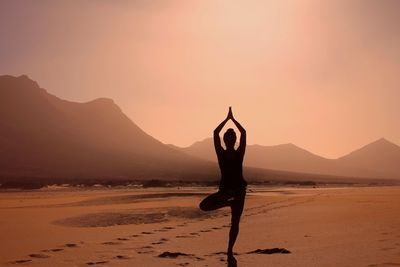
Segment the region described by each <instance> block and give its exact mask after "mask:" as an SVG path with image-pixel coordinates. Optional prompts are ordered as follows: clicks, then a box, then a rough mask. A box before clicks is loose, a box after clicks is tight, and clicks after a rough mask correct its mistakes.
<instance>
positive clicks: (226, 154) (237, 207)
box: [200, 107, 247, 266]
mask: <svg viewBox="0 0 400 267" xmlns="http://www.w3.org/2000/svg"><path fill="white" fill-rule="evenodd" d="M228 120H232V121H233V123H234V124H235V125H236V127H237V128H238V129H239V131H240V143H239V147H238V148H237V150H235V143H236V133H235V131H234V130H233V129H232V128H229V129H228V130H227V131H226V132H225V134H224V142H225V146H226V150H225V149H223V148H222V146H221V140H220V137H219V133H220V132H221V130H222V128H223V127H224V126H225V124H226V122H227V121H228ZM214 146H215V152H216V153H217V157H218V164H219V168H220V169H221V181H220V184H219V190H218V192H217V193H214V194H212V195H210V196H208V197H206V198H205V199H204V200H203V201H202V202H201V203H200V209H202V210H204V211H209V210H216V209H219V208H222V207H228V206H229V207H231V215H232V217H231V229H230V231H229V243H228V251H227V255H228V266H236V259H235V258H234V256H233V246H234V244H235V241H236V238H237V236H238V233H239V222H240V216H241V215H242V212H243V207H244V200H245V196H246V186H247V183H246V181H245V180H244V178H243V171H242V165H243V158H244V152H245V150H246V130H245V129H244V128H243V127H242V126H241V125H240V124H239V122H237V121H236V120H235V118H234V117H233V114H232V109H231V108H230V107H229V112H228V116H227V117H226V119H225V120H224V121H222V122H221V124H220V125H218V127H217V128H216V129H215V130H214Z"/></svg>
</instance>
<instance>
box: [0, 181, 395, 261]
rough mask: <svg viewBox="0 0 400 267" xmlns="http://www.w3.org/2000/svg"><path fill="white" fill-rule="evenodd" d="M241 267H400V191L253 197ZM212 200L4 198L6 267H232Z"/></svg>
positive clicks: (167, 193)
mask: <svg viewBox="0 0 400 267" xmlns="http://www.w3.org/2000/svg"><path fill="white" fill-rule="evenodd" d="M251 189H252V190H251V192H248V195H247V199H246V204H245V211H244V213H243V217H242V223H241V229H240V234H239V238H238V241H237V245H236V252H237V256H236V258H237V260H238V266H242V267H243V266H245V267H248V266H366V267H375V266H400V187H343V188H290V187H288V188H251ZM211 192H213V191H212V190H207V189H206V190H205V189H196V188H185V189H180V190H178V189H134V190H127V189H97V190H73V189H63V190H40V191H31V192H3V193H0V237H1V244H2V245H1V247H0V265H1V266H226V261H225V255H224V251H225V249H226V245H227V238H228V231H229V222H230V217H229V209H227V208H226V209H221V210H219V211H216V212H211V213H206V212H202V211H200V210H199V209H198V208H197V206H198V203H199V202H200V200H201V199H202V198H203V197H204V196H206V194H208V193H211Z"/></svg>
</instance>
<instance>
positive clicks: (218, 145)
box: [214, 108, 232, 154]
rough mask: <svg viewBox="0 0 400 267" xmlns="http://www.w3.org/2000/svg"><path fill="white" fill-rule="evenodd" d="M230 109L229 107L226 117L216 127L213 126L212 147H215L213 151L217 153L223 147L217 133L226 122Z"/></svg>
mask: <svg viewBox="0 0 400 267" xmlns="http://www.w3.org/2000/svg"><path fill="white" fill-rule="evenodd" d="M231 113H232V111H231V109H230V108H229V113H228V116H227V117H226V119H225V120H223V121H222V122H221V123H220V124H219V125H218V126H217V128H215V130H214V147H215V152H217V154H219V153H220V152H221V151H222V150H223V148H222V146H221V139H220V137H219V133H220V132H221V130H222V128H224V126H225V124H226V122H227V121H228V120H229V119H230V117H231V116H230V115H231Z"/></svg>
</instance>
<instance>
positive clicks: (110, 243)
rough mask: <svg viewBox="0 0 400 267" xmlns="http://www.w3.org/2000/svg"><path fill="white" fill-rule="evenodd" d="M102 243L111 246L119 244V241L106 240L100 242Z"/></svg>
mask: <svg viewBox="0 0 400 267" xmlns="http://www.w3.org/2000/svg"><path fill="white" fill-rule="evenodd" d="M101 244H102V245H110V246H113V245H120V244H121V243H120V242H113V241H107V242H103V243H101Z"/></svg>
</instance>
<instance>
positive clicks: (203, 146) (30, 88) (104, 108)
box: [0, 75, 400, 180]
mask: <svg viewBox="0 0 400 267" xmlns="http://www.w3.org/2000/svg"><path fill="white" fill-rule="evenodd" d="M0 148H1V149H0V178H1V177H30V178H31V177H37V178H43V177H45V178H46V177H47V178H52V179H58V178H93V177H104V178H112V179H127V178H129V179H170V180H179V179H183V180H204V179H206V180H217V179H218V177H219V170H218V168H217V165H216V163H215V155H214V148H213V144H212V142H211V139H206V140H204V141H202V142H198V143H195V144H194V145H193V146H191V147H189V148H178V147H175V146H170V145H165V144H163V143H161V142H160V141H158V140H156V139H155V138H153V137H151V136H150V135H148V134H146V133H145V132H144V131H143V130H141V129H140V128H139V127H138V126H137V125H136V124H135V123H134V122H132V121H131V120H130V119H129V118H128V117H127V116H126V115H125V114H124V113H123V112H122V111H121V110H120V108H119V107H118V106H117V105H116V104H115V103H114V102H113V101H112V100H110V99H106V98H99V99H96V100H93V101H90V102H87V103H76V102H70V101H65V100H62V99H59V98H57V97H56V96H53V95H51V94H49V93H48V92H47V91H46V90H44V89H42V88H40V87H39V85H38V84H37V83H36V82H35V81H33V80H31V79H29V78H28V77H27V76H25V75H22V76H19V77H13V76H9V75H3V76H0ZM399 159H400V148H399V147H398V146H396V145H395V144H392V143H390V142H388V141H386V140H379V141H377V142H375V143H373V144H371V145H369V146H367V147H365V148H363V149H360V150H359V151H355V152H353V153H351V154H349V155H348V156H346V157H343V158H340V159H338V160H328V159H325V158H322V157H319V156H317V155H314V154H312V153H310V152H307V151H305V150H303V149H300V148H298V147H296V146H294V145H291V144H287V145H279V146H272V147H267V146H259V145H249V146H248V148H247V152H246V162H245V164H247V166H248V167H246V168H245V175H246V178H249V179H264V180H265V179H268V180H274V179H286V180H298V179H300V180H301V179H303V180H307V179H308V180H318V179H319V180H321V179H322V180H324V179H326V177H319V176H315V175H314V176H312V175H309V174H299V173H290V172H293V171H294V172H303V173H315V174H330V175H340V176H343V175H345V176H352V177H357V176H361V177H374V178H399V177H400V176H399V174H400V170H399V167H398V166H399V164H397V163H399ZM212 161H214V162H212ZM365 166H368V168H365ZM261 168H263V169H261ZM266 169H274V170H266ZM275 170H279V171H275ZM288 171H289V172H288Z"/></svg>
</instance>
